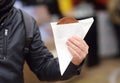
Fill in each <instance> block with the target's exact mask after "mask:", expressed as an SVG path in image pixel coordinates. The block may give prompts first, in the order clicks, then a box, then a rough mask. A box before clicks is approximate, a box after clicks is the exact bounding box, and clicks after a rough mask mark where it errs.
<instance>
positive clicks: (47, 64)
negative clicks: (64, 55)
mask: <svg viewBox="0 0 120 83" xmlns="http://www.w3.org/2000/svg"><path fill="white" fill-rule="evenodd" d="M14 2H15V0H0V82H1V83H24V78H23V65H24V62H25V61H27V63H28V65H29V67H30V69H31V71H33V72H34V73H35V74H36V76H37V77H38V78H39V79H40V80H42V81H58V80H67V79H70V78H71V77H73V76H76V75H79V74H80V70H81V67H82V65H83V62H84V59H85V57H86V55H87V54H88V45H87V44H86V42H85V41H84V40H82V39H81V38H79V37H77V36H72V37H70V38H69V39H68V40H67V42H66V45H67V47H68V49H69V51H70V53H71V54H72V55H73V59H72V61H71V63H70V64H69V66H68V68H67V70H66V71H65V73H64V75H63V76H61V74H60V70H59V64H58V58H53V55H52V54H51V53H50V52H49V50H48V49H47V48H46V46H45V45H44V43H43V41H42V40H41V36H40V33H39V30H38V26H37V23H36V21H35V20H34V19H32V22H33V23H31V24H33V25H34V26H33V27H34V30H33V38H32V41H31V43H30V45H29V54H28V55H25V54H24V47H25V44H26V42H25V40H26V38H25V34H26V33H25V26H24V21H23V18H22V14H21V12H20V10H18V9H16V8H15V7H13V5H14ZM28 21H29V20H28ZM31 27H32V26H31Z"/></svg>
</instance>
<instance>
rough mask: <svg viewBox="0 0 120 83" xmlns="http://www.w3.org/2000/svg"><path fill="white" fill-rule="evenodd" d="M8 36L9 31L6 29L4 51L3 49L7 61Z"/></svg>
mask: <svg viewBox="0 0 120 83" xmlns="http://www.w3.org/2000/svg"><path fill="white" fill-rule="evenodd" d="M7 36H8V29H5V32H4V49H3V55H4V57H3V59H4V60H5V59H6V56H7Z"/></svg>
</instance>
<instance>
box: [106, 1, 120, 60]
mask: <svg viewBox="0 0 120 83" xmlns="http://www.w3.org/2000/svg"><path fill="white" fill-rule="evenodd" d="M107 8H108V13H109V16H110V19H111V22H112V24H113V28H114V30H115V32H116V37H117V40H118V49H119V54H118V56H117V57H119V58H120V0H109V3H108V5H107Z"/></svg>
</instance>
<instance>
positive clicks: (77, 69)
mask: <svg viewBox="0 0 120 83" xmlns="http://www.w3.org/2000/svg"><path fill="white" fill-rule="evenodd" d="M84 62H85V60H83V61H82V63H81V64H80V65H78V66H77V65H74V64H73V63H72V62H71V63H70V65H69V66H70V67H71V68H72V69H73V70H75V71H76V73H77V75H79V74H80V71H81V69H82V66H83V64H84Z"/></svg>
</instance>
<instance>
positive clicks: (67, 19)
mask: <svg viewBox="0 0 120 83" xmlns="http://www.w3.org/2000/svg"><path fill="white" fill-rule="evenodd" d="M69 23H78V20H76V19H75V18H73V17H63V18H62V19H60V20H59V21H58V22H57V25H60V24H69Z"/></svg>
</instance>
